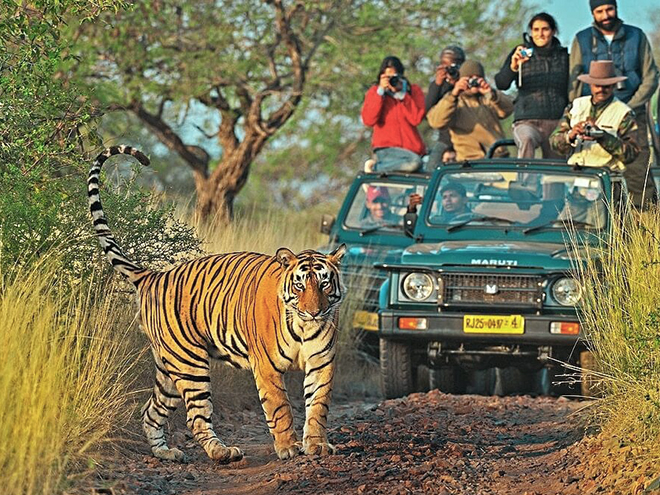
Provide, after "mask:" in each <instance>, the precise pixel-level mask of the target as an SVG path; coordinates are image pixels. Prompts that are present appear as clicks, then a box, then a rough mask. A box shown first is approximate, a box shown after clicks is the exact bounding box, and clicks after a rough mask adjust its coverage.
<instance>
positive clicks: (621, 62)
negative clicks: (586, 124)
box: [569, 0, 659, 207]
mask: <svg viewBox="0 0 660 495" xmlns="http://www.w3.org/2000/svg"><path fill="white" fill-rule="evenodd" d="M589 6H590V8H591V13H592V15H593V19H594V23H593V25H592V26H591V27H588V28H587V29H584V30H582V31H580V32H579V33H577V35H576V36H575V39H574V40H573V45H572V47H571V55H570V62H569V66H570V84H569V100H571V101H572V100H573V99H575V98H577V97H580V96H587V95H589V94H590V89H589V85H588V84H584V83H583V81H581V80H580V79H579V78H578V76H579V75H581V74H585V73H586V72H587V71H588V69H589V66H590V64H591V62H592V61H593V60H612V61H613V63H614V68H615V73H616V76H617V77H625V78H626V79H624V80H621V81H619V82H618V83H617V84H616V86H615V89H614V95H615V96H616V97H617V98H618V99H619V100H621V101H622V102H623V103H627V104H628V106H629V107H631V108H632V109H633V110H634V112H635V119H636V122H637V125H638V127H639V133H638V135H639V140H638V144H639V147H640V153H639V156H638V157H637V159H636V160H635V161H634V162H633V163H630V164H629V165H628V167H627V169H626V173H625V176H626V181H627V183H628V189H629V190H630V192H631V196H632V199H633V202H634V203H635V205H636V206H638V207H641V206H642V200H643V201H644V202H646V201H649V200H652V199H653V196H654V187H653V185H652V182H651V181H650V180H648V181H647V179H646V177H647V167H648V163H649V155H650V151H649V146H648V141H647V137H646V135H647V125H648V121H647V114H646V105H647V103H648V102H649V100H650V99H651V97H652V96H653V93H654V92H655V90H656V89H657V87H658V78H659V73H658V68H657V67H656V64H655V61H654V60H653V53H652V51H651V45H650V44H649V41H648V39H647V37H646V35H645V34H644V32H643V31H642V30H641V29H639V28H637V27H635V26H630V25H628V24H625V23H624V22H623V21H622V20H621V19H619V17H618V12H617V4H616V0H590V2H589Z"/></svg>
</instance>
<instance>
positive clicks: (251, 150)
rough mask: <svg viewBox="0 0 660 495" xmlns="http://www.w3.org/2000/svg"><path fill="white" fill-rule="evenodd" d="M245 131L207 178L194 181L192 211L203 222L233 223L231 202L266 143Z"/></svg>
mask: <svg viewBox="0 0 660 495" xmlns="http://www.w3.org/2000/svg"><path fill="white" fill-rule="evenodd" d="M246 131H247V132H246V135H245V138H244V139H243V141H241V143H240V144H239V146H238V147H236V148H235V149H234V150H233V151H232V152H231V153H229V154H227V155H226V156H225V157H224V159H223V160H222V161H221V162H220V163H219V164H218V166H217V167H216V168H215V170H214V171H213V172H212V173H211V174H210V175H209V177H208V178H206V179H205V180H201V178H198V179H197V180H195V189H196V190H197V207H196V211H197V214H198V215H199V217H200V218H201V219H202V220H204V221H211V222H213V223H216V224H220V225H226V224H229V223H231V221H232V220H233V217H234V199H235V198H236V196H237V195H238V193H239V192H240V191H241V189H243V187H244V186H245V183H246V182H247V178H248V175H249V172H250V164H251V163H252V160H254V158H255V157H256V156H257V155H258V154H259V152H260V151H261V149H262V148H263V147H264V145H265V144H266V141H267V139H268V136H267V135H265V134H263V133H260V132H258V131H255V130H254V129H246Z"/></svg>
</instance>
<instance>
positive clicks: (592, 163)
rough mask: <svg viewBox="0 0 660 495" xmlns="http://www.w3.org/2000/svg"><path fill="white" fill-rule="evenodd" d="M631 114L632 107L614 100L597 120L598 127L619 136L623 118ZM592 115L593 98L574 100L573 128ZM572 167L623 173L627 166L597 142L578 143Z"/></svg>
mask: <svg viewBox="0 0 660 495" xmlns="http://www.w3.org/2000/svg"><path fill="white" fill-rule="evenodd" d="M628 112H630V107H629V106H628V105H626V104H625V103H623V102H622V101H620V100H618V99H617V98H614V99H613V100H612V102H611V103H610V104H609V105H608V106H607V108H605V111H604V112H603V113H602V114H601V115H600V117H598V118H597V119H596V125H597V126H598V127H600V128H601V129H602V130H603V131H605V132H608V133H610V134H612V135H613V136H618V133H617V131H618V129H619V126H620V125H621V122H622V121H623V118H624V117H625V116H626V115H627V114H628ZM590 113H591V96H582V97H580V98H576V99H575V100H573V107H572V108H571V112H570V117H571V127H573V126H574V125H576V124H577V123H579V122H582V121H584V120H587V119H588V118H589V116H590ZM568 163H570V164H571V165H576V164H577V165H584V166H587V167H609V168H610V169H611V170H618V171H623V170H624V169H625V168H626V166H625V165H624V164H623V162H621V161H619V160H617V159H615V158H614V157H613V156H612V155H610V154H609V153H608V152H607V150H605V148H603V147H602V146H601V145H600V144H598V142H596V141H581V140H578V141H577V146H576V147H575V152H574V153H573V154H572V155H571V156H570V158H569V159H568Z"/></svg>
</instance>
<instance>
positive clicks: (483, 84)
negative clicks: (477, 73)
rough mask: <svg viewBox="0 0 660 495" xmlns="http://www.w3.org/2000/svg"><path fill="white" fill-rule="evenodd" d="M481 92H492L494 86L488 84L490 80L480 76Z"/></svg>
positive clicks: (485, 93) (484, 93)
mask: <svg viewBox="0 0 660 495" xmlns="http://www.w3.org/2000/svg"><path fill="white" fill-rule="evenodd" d="M478 80H479V86H477V87H478V88H479V93H481V94H482V95H484V96H486V95H487V94H489V93H492V91H493V88H491V87H490V84H488V81H486V80H485V79H484V78H483V77H479V78H478Z"/></svg>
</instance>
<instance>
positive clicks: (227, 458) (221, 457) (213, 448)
mask: <svg viewBox="0 0 660 495" xmlns="http://www.w3.org/2000/svg"><path fill="white" fill-rule="evenodd" d="M207 454H208V456H209V457H210V458H211V459H213V460H214V461H217V462H219V463H221V464H229V463H230V462H235V461H240V460H241V459H242V458H243V452H242V451H241V449H239V448H238V447H226V446H224V445H223V444H222V443H221V442H214V443H213V444H211V445H210V446H209V447H208V450H207Z"/></svg>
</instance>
